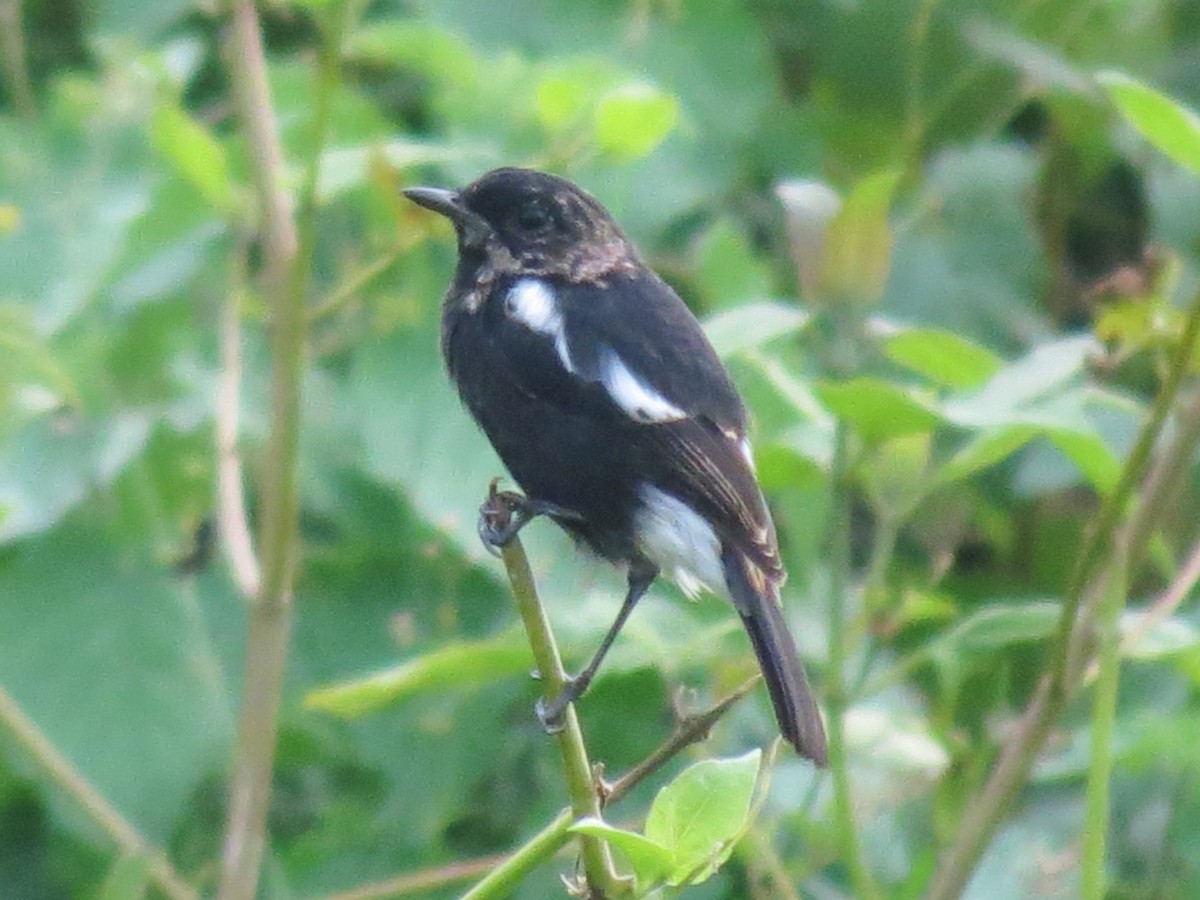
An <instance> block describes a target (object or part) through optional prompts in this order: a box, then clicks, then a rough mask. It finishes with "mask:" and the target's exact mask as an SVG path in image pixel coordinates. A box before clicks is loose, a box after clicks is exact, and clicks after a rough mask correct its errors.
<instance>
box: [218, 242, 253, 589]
mask: <svg viewBox="0 0 1200 900" xmlns="http://www.w3.org/2000/svg"><path fill="white" fill-rule="evenodd" d="M235 257H236V262H235V267H236V269H237V272H236V273H235V276H234V278H233V279H232V284H231V285H230V289H229V290H228V292H227V293H226V297H225V302H224V304H223V305H222V307H221V324H220V343H221V376H220V380H219V382H218V383H217V408H216V432H217V521H218V523H219V528H218V531H219V532H220V534H221V542H222V544H223V546H224V547H225V555H226V558H227V559H228V560H229V568H230V571H231V572H232V573H233V580H234V583H235V584H236V585H237V587H238V590H239V591H240V592H241V594H242V596H243V597H244V598H246V599H247V600H251V599H253V598H254V597H257V596H258V591H259V588H260V587H261V584H262V573H261V571H260V570H259V567H258V559H257V557H255V555H254V541H253V539H252V538H251V536H250V524H249V522H248V521H247V515H246V498H245V495H244V488H243V479H242V457H241V453H240V452H239V449H238V419H239V407H240V404H241V401H240V399H239V397H240V392H241V380H242V330H241V322H240V316H239V311H238V306H239V301H240V299H241V296H242V284H243V279H242V277H241V273H242V271H243V270H244V268H245V266H244V260H245V249H244V246H241V247H239V248H238V250H237V252H236V253H235Z"/></svg>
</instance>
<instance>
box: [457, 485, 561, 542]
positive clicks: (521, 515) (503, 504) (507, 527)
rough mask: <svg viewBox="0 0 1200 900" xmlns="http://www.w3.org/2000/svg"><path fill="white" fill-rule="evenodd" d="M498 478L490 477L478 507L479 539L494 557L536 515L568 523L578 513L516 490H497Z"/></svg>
mask: <svg viewBox="0 0 1200 900" xmlns="http://www.w3.org/2000/svg"><path fill="white" fill-rule="evenodd" d="M499 481H500V479H499V478H493V479H492V483H491V484H490V485H489V486H488V496H487V500H485V501H484V502H483V505H482V506H481V507H479V523H478V525H477V528H478V530H479V539H480V540H481V541H483V546H485V547H487V549H488V552H489V553H491V554H492V555H493V556H499V555H500V548H501V547H503V546H504V545H505V544H507V543H508V542H509V541H511V540H512V539H513V538H515V537H516V536H517V533H518V532H519V531H520V530H521V529H522V528H524V527H525V526H526V525H528V524H529V523H530V522H532V521H533V520H534V519H536V518H537V517H538V516H552V517H554V518H556V519H562V520H564V521H571V520H573V519H579V518H580V517H579V514H578V513H576V512H574V511H572V510H569V509H564V508H563V507H561V506H558V505H556V504H554V503H548V502H546V501H545V500H534V499H532V498H530V497H525V496H523V495H521V494H518V493H516V492H515V491H498V490H496V484H497V483H498V482H499Z"/></svg>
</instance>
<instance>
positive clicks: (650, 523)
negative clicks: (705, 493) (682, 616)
mask: <svg viewBox="0 0 1200 900" xmlns="http://www.w3.org/2000/svg"><path fill="white" fill-rule="evenodd" d="M638 498H639V500H640V501H641V502H640V504H639V505H638V509H637V512H636V513H635V514H634V519H633V528H634V539H635V540H636V542H637V547H638V550H639V551H640V552H641V553H642V555H643V556H645V557H646V558H647V559H648V560H650V561H651V562H652V563H654V564H655V565H656V566H658V568H659V570H660V571H661V572H662V573H663V574H664V575H666V576H667V577H668V578H670V579H671V580H672V581H674V582H675V583H676V584H678V585H679V587H680V589H681V590H682V591H683V592H684V593H685V594H687V595H688V596H689V597H694V596H695V595H696V594H698V593H699V592H700V589H701V588H706V589H708V590H710V591H712V592H713V593H715V594H720V595H721V596H723V597H727V596H728V590H727V589H726V587H725V570H724V568H723V567H722V565H721V542H720V541H719V540H717V535H716V533H715V532H714V531H713V529H712V526H711V525H709V524H708V522H706V521H704V518H703V517H702V516H701V515H700V514H699V513H698V512H696V511H695V510H694V509H692V508H691V507H690V506H688V505H687V504H686V503H684V502H683V501H682V500H680V499H679V498H678V497H674V496H672V495H671V494H668V493H666V492H665V491H661V490H659V489H658V488H656V487H654V485H652V484H642V485H641V486H640V487H639V488H638Z"/></svg>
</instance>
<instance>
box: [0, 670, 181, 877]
mask: <svg viewBox="0 0 1200 900" xmlns="http://www.w3.org/2000/svg"><path fill="white" fill-rule="evenodd" d="M0 722H3V723H4V725H6V726H7V727H8V729H9V730H10V731H11V732H12V734H13V736H14V737H16V739H17V741H18V743H20V745H21V746H22V747H24V748H25V750H26V751H27V752H28V753H29V754H30V756H32V757H33V758H34V759H35V760H36V761H37V763H38V764H39V765H40V766H41V767H42V768H43V769H45V770H46V772H47V774H48V775H49V776H50V778H51V779H52V780H53V782H54V783H55V784H56V785H58V786H59V787H60V788H62V789H63V790H64V791H66V792H67V794H69V795H70V797H71V798H72V799H73V800H74V801H75V802H76V803H78V804H79V806H80V808H82V809H83V811H84V812H85V813H87V815H88V816H89V817H90V818H91V819H92V821H94V822H95V823H96V824H97V825H99V826H100V827H101V828H102V829H103V830H104V832H105V833H106V834H107V835H108V836H109V837H110V838H111V839H112V841H113V843H115V844H116V845H117V847H118V848H119V849H120V851H121V853H122V854H124V855H126V856H138V857H143V858H145V859H147V860H149V863H150V877H151V878H152V879H153V880H154V883H155V884H157V885H158V886H159V888H161V889H162V892H163V893H164V894H166V895H167V896H168V897H170V898H171V900H196V898H197V896H198V894H197V893H196V890H195V889H194V888H192V887H191V886H190V885H189V884H188V883H187V882H185V881H184V880H183V878H182V877H181V876H180V875H179V873H178V872H176V871H175V868H174V867H173V866H172V865H171V863H170V861H169V860H168V859H167V857H166V855H165V854H164V853H163V852H162V851H161V850H158V849H157V848H155V847H153V846H151V844H150V842H149V841H147V840H146V838H145V837H143V836H142V834H141V832H139V831H138V830H137V829H136V828H135V827H134V826H133V825H132V824H131V823H130V822H129V821H128V820H127V819H126V818H125V817H124V816H122V815H121V814H120V813H119V812H118V811H117V810H116V809H115V808H114V807H113V805H112V804H111V803H109V802H108V798H106V797H105V796H104V795H103V794H102V793H100V791H98V790H97V789H96V787H95V786H94V785H93V784H92V783H91V782H90V781H88V780H87V778H86V777H84V775H83V773H82V772H80V771H79V770H78V769H76V768H75V766H74V765H72V764H71V761H70V760H69V759H67V758H66V757H65V756H63V755H62V753H61V752H59V750H58V748H57V747H55V746H54V743H53V742H52V741H51V740H50V739H49V738H48V737H46V735H45V734H43V733H42V731H41V729H39V728H38V727H37V724H36V723H35V722H34V721H33V720H32V719H30V718H29V716H27V715H26V714H25V711H24V710H22V709H21V707H20V705H19V704H18V703H17V701H16V700H15V699H14V698H13V697H12V695H11V694H9V693H8V692H7V691H6V690H5V689H4V688H3V687H2V686H0Z"/></svg>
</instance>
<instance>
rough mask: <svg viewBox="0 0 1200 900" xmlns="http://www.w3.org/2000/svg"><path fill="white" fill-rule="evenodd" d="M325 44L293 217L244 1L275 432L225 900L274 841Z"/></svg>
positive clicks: (325, 116) (241, 57)
mask: <svg viewBox="0 0 1200 900" xmlns="http://www.w3.org/2000/svg"><path fill="white" fill-rule="evenodd" d="M343 10H344V5H342V4H338V5H336V7H335V9H334V12H333V14H332V15H333V17H334V19H333V21H334V23H335V24H334V26H333V27H332V28H331V29H330V32H329V33H328V34H327V35H326V40H325V42H324V44H323V45H322V50H321V61H320V66H319V71H318V77H317V86H316V91H315V97H314V112H313V132H314V133H313V141H312V156H311V158H310V159H309V162H308V169H307V175H306V178H305V182H304V185H303V187H302V189H301V194H300V211H299V214H298V216H296V217H295V218H293V213H292V201H291V197H290V196H289V194H288V191H287V189H286V187H285V186H284V178H285V166H284V161H283V149H282V147H281V145H280V143H279V136H278V133H277V131H276V120H275V115H274V111H273V109H272V107H271V97H270V90H269V86H268V81H267V65H266V57H265V53H264V50H263V41H262V30H261V27H260V24H259V20H258V13H257V10H256V8H255V6H254V3H253V2H252V0H235V2H234V3H233V8H232V24H231V26H230V45H229V48H228V52H227V54H226V58H227V61H228V65H229V67H230V77H231V82H232V85H233V89H234V99H235V101H236V104H237V111H238V118H239V122H240V125H241V128H242V130H243V132H244V133H245V135H246V142H247V145H248V147H249V150H250V170H251V175H252V178H253V181H254V186H255V191H256V194H257V197H258V205H259V216H260V223H259V230H260V233H261V234H262V243H263V279H262V281H263V292H264V294H265V296H266V298H267V302H268V306H269V308H270V351H271V370H272V372H271V426H270V435H269V438H268V441H267V455H266V459H267V464H266V465H265V466H264V472H263V499H262V532H261V535H260V540H259V544H260V547H261V548H262V581H261V585H260V587H259V591H258V593H257V595H256V596H254V597H251V598H248V599H249V600H250V601H251V602H250V616H249V618H250V621H249V626H248V631H247V639H246V665H245V673H244V675H243V689H242V710H241V715H240V717H239V720H238V731H237V738H236V746H235V748H234V761H233V775H232V778H231V785H230V790H229V812H228V818H227V821H226V826H225V836H224V842H223V844H224V853H223V857H222V867H221V883H220V888H219V892H218V897H219V898H221V900H253V897H254V896H255V893H256V891H257V887H258V881H259V872H260V869H261V866H262V859H263V855H264V853H265V850H266V844H267V813H268V809H269V807H270V800H271V781H272V772H273V768H274V760H275V745H276V740H277V736H278V729H279V711H280V707H281V704H282V696H283V677H284V672H285V670H286V665H287V654H288V645H289V643H290V638H291V622H292V607H293V586H294V577H295V565H296V557H297V555H298V550H299V537H298V531H297V524H298V509H299V498H298V491H297V460H298V446H299V434H300V405H301V393H300V384H301V375H302V373H303V368H304V349H305V336H306V327H305V326H306V316H305V310H304V301H305V297H306V295H307V292H308V282H309V272H310V266H311V260H312V248H313V241H314V227H313V222H314V217H315V197H316V183H317V178H318V175H319V171H320V168H319V167H320V159H321V150H322V146H323V144H324V140H325V134H326V131H327V129H328V122H329V115H330V110H331V109H332V103H333V95H334V94H335V92H336V90H337V82H338V74H339V64H338V61H339V59H340V43H341V40H340V38H341V21H342V19H341V15H342V12H343Z"/></svg>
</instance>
